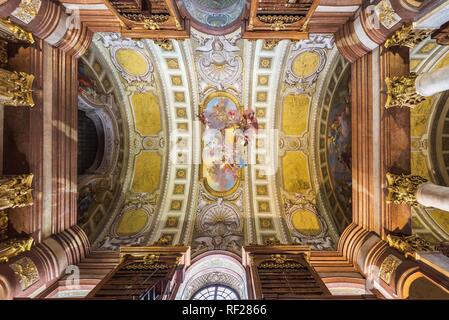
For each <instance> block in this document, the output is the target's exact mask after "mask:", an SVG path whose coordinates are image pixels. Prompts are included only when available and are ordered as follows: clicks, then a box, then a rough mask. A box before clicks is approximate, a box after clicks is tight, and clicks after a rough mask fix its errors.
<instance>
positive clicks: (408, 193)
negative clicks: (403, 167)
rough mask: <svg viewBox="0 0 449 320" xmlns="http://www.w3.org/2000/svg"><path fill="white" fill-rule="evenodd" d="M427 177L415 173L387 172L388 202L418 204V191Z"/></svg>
mask: <svg viewBox="0 0 449 320" xmlns="http://www.w3.org/2000/svg"><path fill="white" fill-rule="evenodd" d="M425 182H427V179H425V178H422V177H420V176H414V175H405V174H402V175H396V174H393V173H387V190H388V195H387V202H391V203H395V204H409V205H412V206H416V205H418V202H417V200H416V191H417V190H418V187H419V186H420V185H421V184H423V183H425Z"/></svg>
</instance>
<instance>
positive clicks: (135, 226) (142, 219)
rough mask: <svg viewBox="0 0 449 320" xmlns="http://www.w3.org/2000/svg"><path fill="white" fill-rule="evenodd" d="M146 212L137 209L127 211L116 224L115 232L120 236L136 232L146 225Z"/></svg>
mask: <svg viewBox="0 0 449 320" xmlns="http://www.w3.org/2000/svg"><path fill="white" fill-rule="evenodd" d="M148 218H149V217H148V213H146V212H145V211H144V210H142V209H139V210H135V211H128V212H126V213H125V214H123V216H122V217H121V219H120V221H119V222H118V224H117V231H116V232H117V234H118V235H119V236H121V237H129V236H133V235H136V234H138V233H139V232H140V231H142V229H143V228H145V226H146V225H147V222H148Z"/></svg>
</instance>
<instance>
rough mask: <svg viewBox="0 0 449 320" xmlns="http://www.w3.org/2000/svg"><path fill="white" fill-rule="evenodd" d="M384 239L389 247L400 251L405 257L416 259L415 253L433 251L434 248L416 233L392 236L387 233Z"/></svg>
mask: <svg viewBox="0 0 449 320" xmlns="http://www.w3.org/2000/svg"><path fill="white" fill-rule="evenodd" d="M385 241H387V243H388V245H389V246H390V247H391V248H394V249H396V250H398V251H400V252H402V253H403V254H404V255H405V257H406V258H408V257H412V258H413V259H416V254H417V253H418V252H422V251H433V250H434V248H433V247H432V246H431V245H430V244H429V243H428V242H427V241H425V240H424V239H422V238H420V237H418V236H417V235H411V236H394V235H391V234H389V235H388V236H387V237H386V239H385Z"/></svg>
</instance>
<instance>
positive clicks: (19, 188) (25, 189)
mask: <svg viewBox="0 0 449 320" xmlns="http://www.w3.org/2000/svg"><path fill="white" fill-rule="evenodd" d="M32 182H33V174H22V175H17V176H2V177H0V210H5V209H8V208H20V207H25V206H29V205H32V204H33V195H32V190H33V189H32V188H31V184H32Z"/></svg>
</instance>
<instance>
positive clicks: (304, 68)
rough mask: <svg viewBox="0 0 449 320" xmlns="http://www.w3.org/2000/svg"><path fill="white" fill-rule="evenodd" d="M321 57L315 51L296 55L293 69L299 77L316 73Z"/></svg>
mask: <svg viewBox="0 0 449 320" xmlns="http://www.w3.org/2000/svg"><path fill="white" fill-rule="evenodd" d="M320 60H321V57H320V55H319V54H318V53H316V52H314V51H305V52H302V53H300V54H298V55H297V56H296V58H295V59H294V60H293V62H292V71H293V73H294V74H295V75H296V76H297V77H299V78H307V77H310V76H311V75H312V74H314V73H315V72H316V71H317V70H318V67H319V66H320Z"/></svg>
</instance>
